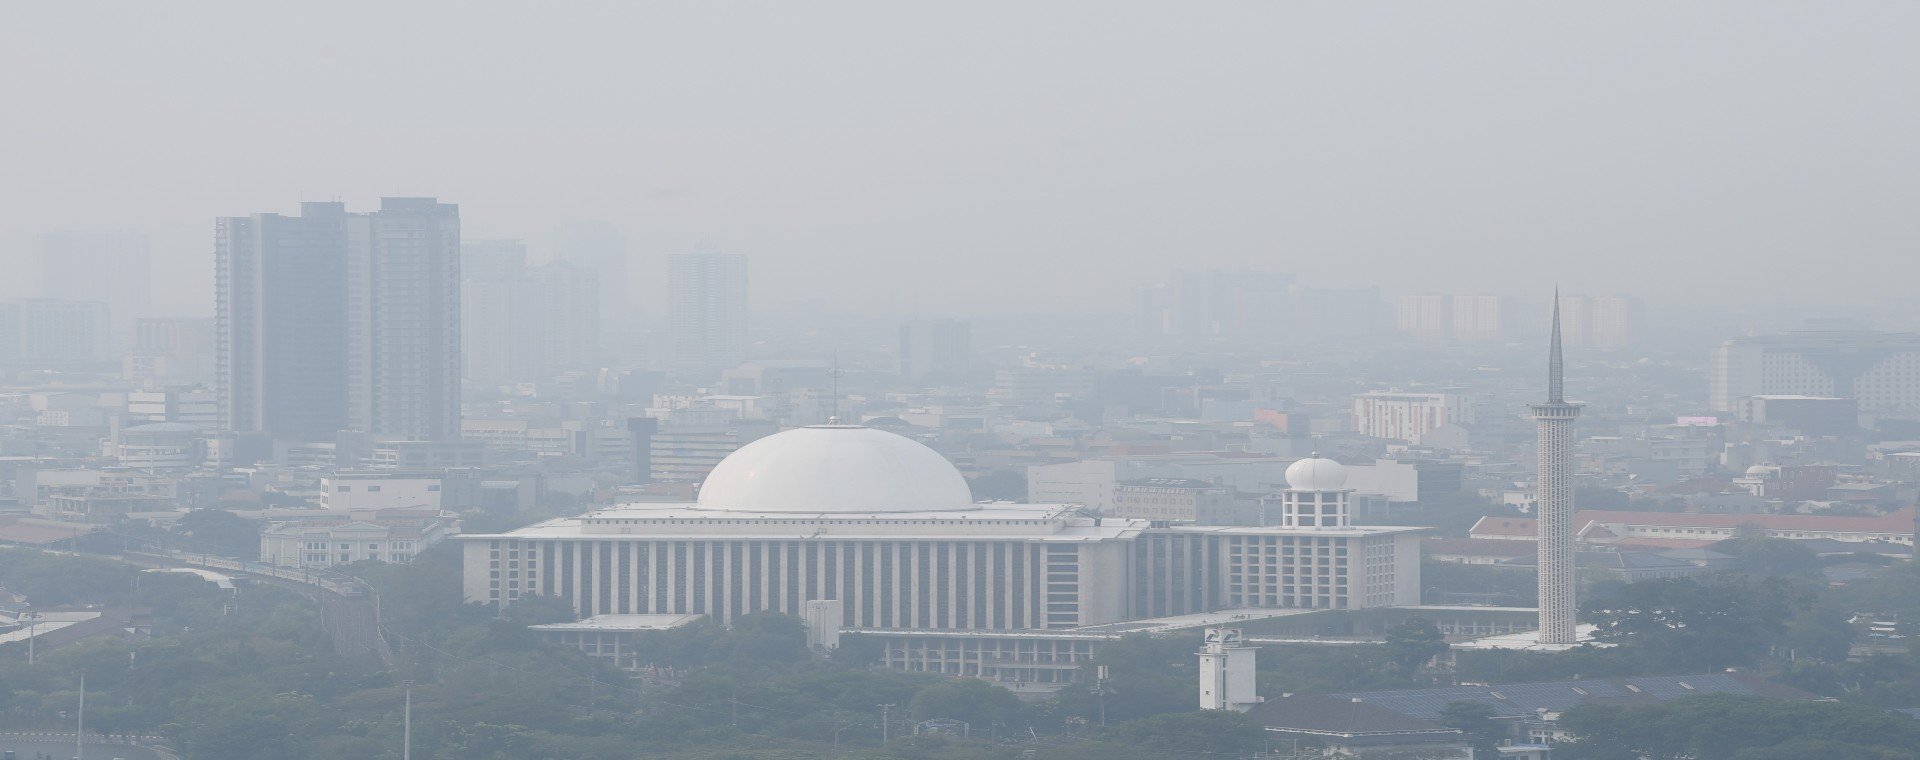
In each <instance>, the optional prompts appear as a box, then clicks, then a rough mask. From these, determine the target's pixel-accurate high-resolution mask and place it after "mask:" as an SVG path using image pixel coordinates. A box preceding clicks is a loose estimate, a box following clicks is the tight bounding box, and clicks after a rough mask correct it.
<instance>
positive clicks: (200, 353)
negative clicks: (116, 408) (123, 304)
mask: <svg viewBox="0 0 1920 760" xmlns="http://www.w3.org/2000/svg"><path fill="white" fill-rule="evenodd" d="M213 336H214V328H213V320H212V319H211V318H208V317H164V318H154V319H142V320H138V321H136V322H135V323H134V325H133V347H132V349H131V350H129V351H128V352H127V354H126V356H125V357H124V359H123V364H122V367H121V369H122V373H123V374H124V375H125V376H126V377H127V378H129V379H135V380H153V381H156V382H158V383H161V384H163V385H203V384H204V385H211V384H212V383H213V382H214V366H215V364H214V340H213Z"/></svg>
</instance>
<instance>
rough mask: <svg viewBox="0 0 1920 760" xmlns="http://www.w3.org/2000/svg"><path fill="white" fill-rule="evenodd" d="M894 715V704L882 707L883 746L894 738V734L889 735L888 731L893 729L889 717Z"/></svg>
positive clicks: (881, 730)
mask: <svg viewBox="0 0 1920 760" xmlns="http://www.w3.org/2000/svg"><path fill="white" fill-rule="evenodd" d="M892 714H893V705H892V704H884V705H881V706H880V743H881V744H886V743H887V740H888V739H889V738H891V737H892V734H890V733H888V729H889V728H891V727H892V726H891V725H890V721H889V720H888V717H889V716H891V715H892Z"/></svg>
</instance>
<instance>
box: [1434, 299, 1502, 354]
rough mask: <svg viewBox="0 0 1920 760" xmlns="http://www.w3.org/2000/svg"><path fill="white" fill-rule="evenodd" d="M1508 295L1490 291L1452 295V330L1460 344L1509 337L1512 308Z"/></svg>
mask: <svg viewBox="0 0 1920 760" xmlns="http://www.w3.org/2000/svg"><path fill="white" fill-rule="evenodd" d="M1509 300H1510V299H1508V298H1506V297H1505V296H1496V295H1492V294H1488V293H1480V294H1476V295H1460V296H1453V297H1452V299H1451V301H1452V302H1451V303H1450V304H1449V306H1450V308H1451V311H1452V312H1453V313H1452V324H1451V325H1450V329H1451V332H1452V337H1453V339H1454V340H1456V341H1459V342H1461V343H1499V342H1501V341H1504V340H1506V339H1507V334H1508V331H1509V328H1510V327H1511V323H1512V320H1513V308H1512V307H1511V306H1510V305H1509Z"/></svg>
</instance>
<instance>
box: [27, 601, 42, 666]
mask: <svg viewBox="0 0 1920 760" xmlns="http://www.w3.org/2000/svg"><path fill="white" fill-rule="evenodd" d="M27 619H29V620H32V621H33V622H31V623H28V624H27V664H28V665H32V664H33V634H34V633H35V632H36V631H38V630H39V629H40V613H38V612H29V613H27Z"/></svg>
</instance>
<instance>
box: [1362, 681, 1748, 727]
mask: <svg viewBox="0 0 1920 760" xmlns="http://www.w3.org/2000/svg"><path fill="white" fill-rule="evenodd" d="M1682 684H1686V685H1685V686H1683V685H1682ZM1689 686H1691V687H1692V688H1688V687H1689ZM1629 687H1631V688H1629ZM1754 693H1756V692H1755V691H1754V690H1753V688H1752V687H1750V686H1748V685H1747V684H1746V683H1745V682H1743V681H1741V680H1740V679H1738V678H1735V677H1733V676H1730V675H1726V674H1722V673H1713V674H1706V675H1694V676H1643V677H1637V678H1609V679H1606V680H1596V681H1548V682H1544V683H1516V684H1503V685H1499V686H1449V687H1444V688H1439V689H1403V690H1399V691H1364V692H1347V693H1344V694H1333V695H1331V696H1333V697H1335V698H1338V699H1358V700H1360V701H1363V702H1366V703H1368V704H1372V705H1377V706H1380V707H1384V708H1386V709H1388V710H1392V711H1394V712H1397V713H1400V714H1401V715H1405V716H1407V717H1410V718H1418V719H1420V720H1438V719H1439V718H1440V711H1441V710H1443V709H1446V706H1447V703H1449V702H1478V703H1480V704H1483V705H1486V706H1488V707H1491V708H1493V714H1494V716H1495V717H1532V716H1533V715H1535V714H1536V712H1537V711H1539V710H1547V711H1550V712H1561V711H1564V710H1567V709H1569V708H1572V707H1573V706H1574V705H1577V704H1579V703H1580V702H1581V701H1582V700H1587V699H1641V700H1647V699H1651V700H1658V701H1661V702H1665V701H1667V700H1671V699H1679V698H1681V697H1690V696H1694V695H1696V694H1754Z"/></svg>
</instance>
